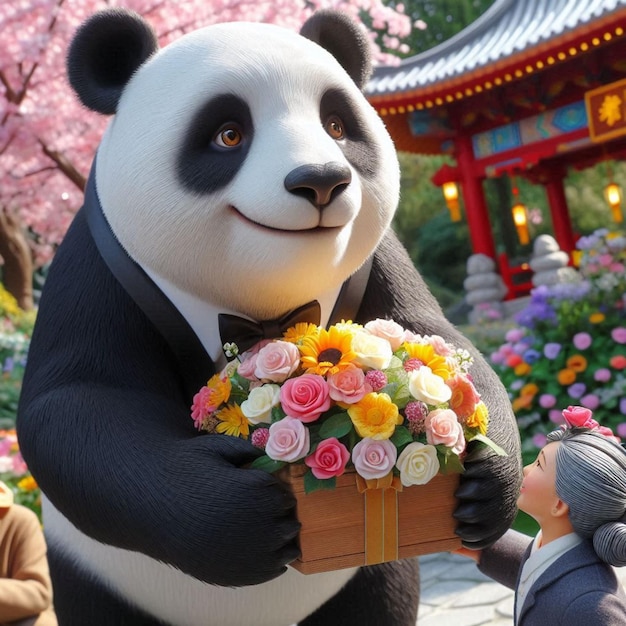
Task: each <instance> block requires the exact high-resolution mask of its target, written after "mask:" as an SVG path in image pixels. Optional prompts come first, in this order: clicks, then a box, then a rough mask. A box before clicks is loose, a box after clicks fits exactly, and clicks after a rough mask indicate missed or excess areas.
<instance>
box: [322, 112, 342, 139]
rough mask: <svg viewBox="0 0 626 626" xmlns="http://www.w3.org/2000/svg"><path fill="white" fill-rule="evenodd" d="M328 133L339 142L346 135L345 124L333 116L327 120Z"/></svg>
mask: <svg viewBox="0 0 626 626" xmlns="http://www.w3.org/2000/svg"><path fill="white" fill-rule="evenodd" d="M325 128H326V132H327V133H328V134H329V135H330V136H331V137H332V138H333V139H335V140H337V141H339V139H343V138H344V135H345V131H344V126H343V122H342V121H341V119H340V118H339V117H338V116H336V115H332V116H331V117H329V118H328V120H326V124H325Z"/></svg>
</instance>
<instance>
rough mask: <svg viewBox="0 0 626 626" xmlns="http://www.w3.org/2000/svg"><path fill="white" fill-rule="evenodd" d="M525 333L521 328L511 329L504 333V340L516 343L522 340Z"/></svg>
mask: <svg viewBox="0 0 626 626" xmlns="http://www.w3.org/2000/svg"><path fill="white" fill-rule="evenodd" d="M525 332H526V331H524V329H523V328H511V330H508V331H507V332H506V335H504V338H505V339H506V340H507V341H510V342H511V343H517V342H518V341H520V340H521V339H522V337H523V336H524V334H525Z"/></svg>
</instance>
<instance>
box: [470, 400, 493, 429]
mask: <svg viewBox="0 0 626 626" xmlns="http://www.w3.org/2000/svg"><path fill="white" fill-rule="evenodd" d="M488 422H489V411H488V410H487V405H486V404H485V403H484V402H479V403H478V404H477V405H476V410H475V411H474V412H473V413H472V414H471V415H470V416H469V417H468V418H467V421H466V425H467V426H468V427H469V428H478V429H479V430H480V432H481V434H483V435H486V434H487V424H488Z"/></svg>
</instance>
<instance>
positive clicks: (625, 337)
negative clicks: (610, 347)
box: [611, 326, 626, 343]
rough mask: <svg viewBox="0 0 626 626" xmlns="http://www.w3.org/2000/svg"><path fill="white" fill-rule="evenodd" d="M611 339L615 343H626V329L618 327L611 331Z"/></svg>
mask: <svg viewBox="0 0 626 626" xmlns="http://www.w3.org/2000/svg"><path fill="white" fill-rule="evenodd" d="M611 337H612V338H613V341H614V342H615V343H626V328H624V327H623V326H618V327H617V328H614V329H613V330H612V331H611Z"/></svg>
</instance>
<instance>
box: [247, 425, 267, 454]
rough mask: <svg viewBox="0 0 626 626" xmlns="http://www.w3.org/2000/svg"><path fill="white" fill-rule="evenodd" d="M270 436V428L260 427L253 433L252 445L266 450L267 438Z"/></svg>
mask: <svg viewBox="0 0 626 626" xmlns="http://www.w3.org/2000/svg"><path fill="white" fill-rule="evenodd" d="M269 436H270V430H269V428H259V429H257V430H255V431H254V432H253V433H252V439H251V441H252V445H253V446H255V447H256V448H261V450H265V446H266V445H267V440H268V439H269Z"/></svg>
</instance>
